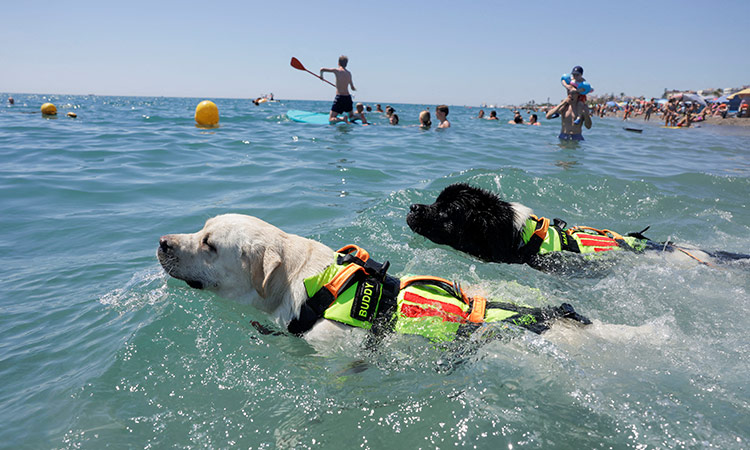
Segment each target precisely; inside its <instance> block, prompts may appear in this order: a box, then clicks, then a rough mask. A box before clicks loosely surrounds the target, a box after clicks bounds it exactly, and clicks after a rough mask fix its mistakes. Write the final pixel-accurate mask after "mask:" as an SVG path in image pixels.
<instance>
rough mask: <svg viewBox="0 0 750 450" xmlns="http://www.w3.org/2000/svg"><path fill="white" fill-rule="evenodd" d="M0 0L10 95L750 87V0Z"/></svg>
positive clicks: (0, 38) (454, 96) (369, 96)
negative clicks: (344, 87)
mask: <svg viewBox="0 0 750 450" xmlns="http://www.w3.org/2000/svg"><path fill="white" fill-rule="evenodd" d="M3 3H4V4H3V6H1V7H0V11H2V26H0V42H2V43H3V44H2V45H1V46H0V92H5V93H8V94H13V93H38V94H97V95H135V96H165V97H197V98H205V99H212V98H255V97H258V96H261V95H263V94H266V93H270V92H273V93H274V95H275V97H276V98H279V99H300V100H330V99H332V98H333V96H334V94H335V92H334V89H333V88H332V87H331V86H329V85H327V84H325V83H323V82H321V81H320V80H318V79H316V78H315V77H313V76H312V75H310V74H308V73H306V72H302V71H299V70H296V69H294V68H292V67H291V66H290V64H289V61H290V59H291V57H293V56H294V57H296V58H298V59H299V60H300V61H301V62H302V63H303V64H304V65H305V67H306V68H307V69H309V70H311V71H313V72H316V73H317V72H318V71H319V69H320V68H321V67H335V66H336V64H337V60H338V56H339V55H341V54H344V55H347V56H348V57H349V66H348V68H349V69H350V70H351V72H352V74H353V81H354V85H355V87H356V88H357V91H356V92H354V99H355V101H361V102H368V103H375V102H377V103H383V104H385V103H415V104H428V105H429V104H433V105H434V104H440V103H445V104H449V105H479V104H481V103H488V104H498V105H499V104H520V103H525V102H527V101H530V100H534V101H536V102H538V103H539V102H546V101H547V100H548V99H549V101H551V102H557V101H559V100H560V99H562V98H563V96H564V93H565V91H564V89H563V87H562V86H561V85H560V81H559V80H560V76H561V75H562V74H563V73H566V72H570V70H571V69H572V67H573V66H575V65H580V66H583V68H584V77H585V78H586V79H587V80H588V81H589V83H590V84H591V85H592V86H593V87H594V89H595V92H594V93H595V94H604V93H614V94H620V93H625V94H627V95H637V96H640V95H644V96H646V97H660V96H661V95H662V93H663V91H664V89H665V88H667V89H670V90H671V89H680V90H688V89H695V90H698V89H706V88H727V87H738V86H743V85H747V84H750V50H749V49H748V47H747V44H746V43H747V20H748V17H750V0H725V1H718V2H711V3H709V2H705V1H696V0H682V1H673V0H664V1H661V0H651V1H640V0H636V1H619V2H614V1H609V0H598V1H588V0H583V1H571V2H559V1H546V0H538V1H516V2H506V1H502V0H500V1H492V2H489V1H442V0H433V1H431V2H409V1H390V0H381V1H376V2H361V1H356V0H355V1H352V2H340V1H339V2H334V1H325V0H321V1H296V0H287V1H264V2H259V1H255V0H249V1H248V0H245V1H239V0H238V1H222V0H215V1H212V2H208V1H205V0H204V1H201V2H193V1H190V0H183V1H159V0H152V1H140V0H133V1H127V2H102V1H88V0H80V1H72V2H53V1H44V0H43V1H8V2H3ZM109 3H112V4H111V5H110V4H109ZM328 76H329V77H330V76H332V74H328Z"/></svg>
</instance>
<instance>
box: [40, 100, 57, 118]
mask: <svg viewBox="0 0 750 450" xmlns="http://www.w3.org/2000/svg"><path fill="white" fill-rule="evenodd" d="M42 114H44V115H45V116H54V115H57V107H56V106H55V105H53V104H52V103H45V104H43V105H42Z"/></svg>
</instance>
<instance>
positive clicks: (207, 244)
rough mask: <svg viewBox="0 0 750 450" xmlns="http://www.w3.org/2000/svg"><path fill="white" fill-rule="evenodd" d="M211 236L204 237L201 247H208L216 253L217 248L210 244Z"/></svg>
mask: <svg viewBox="0 0 750 450" xmlns="http://www.w3.org/2000/svg"><path fill="white" fill-rule="evenodd" d="M209 236H210V235H208V234H207V235H205V236H203V240H202V241H201V245H203V246H204V247H207V248H208V249H209V250H211V251H212V252H215V251H216V247H214V246H213V245H212V244H211V243H210V242H208V237H209Z"/></svg>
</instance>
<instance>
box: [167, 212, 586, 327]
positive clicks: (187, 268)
mask: <svg viewBox="0 0 750 450" xmlns="http://www.w3.org/2000/svg"><path fill="white" fill-rule="evenodd" d="M340 252H341V251H340ZM156 254H157V257H158V259H159V262H160V263H161V264H162V266H163V267H164V270H165V271H166V272H167V274H169V275H171V276H172V277H174V278H177V279H180V280H184V281H185V282H187V284H188V285H189V286H190V287H193V288H196V289H206V290H209V291H212V292H215V293H216V294H218V295H220V296H222V297H225V298H228V299H232V300H236V301H239V302H242V303H246V304H251V305H253V306H255V307H256V308H258V309H260V310H262V311H264V312H266V313H268V314H269V315H270V316H271V318H272V320H273V321H274V322H275V323H276V324H277V325H278V326H279V327H280V328H282V329H289V330H290V331H293V328H294V327H295V325H294V324H295V323H299V322H300V321H302V319H303V318H304V319H305V321H306V325H304V328H302V331H303V332H299V333H296V334H303V333H304V336H305V338H306V339H308V340H316V339H319V338H322V339H326V338H330V337H331V336H332V335H338V334H341V333H342V332H349V331H351V330H352V329H356V327H363V328H367V329H369V328H370V327H371V326H372V327H374V325H372V323H374V322H375V320H374V317H375V316H368V315H367V313H368V312H371V313H372V314H381V313H384V312H385V311H387V312H388V317H394V315H396V312H397V315H398V317H399V319H398V320H400V321H401V320H402V319H403V320H402V321H401V322H399V323H398V324H397V325H396V326H395V328H396V330H397V331H399V332H403V333H407V334H421V335H424V336H427V337H430V338H436V339H440V338H441V337H443V336H446V337H447V338H448V339H452V338H453V337H454V336H456V335H459V334H461V332H462V331H467V332H470V331H472V330H474V329H476V327H477V326H479V325H481V324H483V323H488V322H505V323H510V324H514V325H516V326H519V327H523V328H526V329H529V330H531V331H534V332H537V333H541V332H543V331H545V330H546V329H548V328H549V326H550V324H551V323H552V321H553V320H554V319H558V318H571V319H573V320H576V321H578V322H581V323H584V324H586V323H590V321H588V319H586V318H585V317H582V316H580V315H578V314H576V313H575V311H574V310H573V308H572V307H571V306H570V305H568V304H563V305H562V306H560V307H545V308H532V307H528V306H523V305H517V304H515V303H513V302H512V301H507V300H504V301H499V300H488V299H484V298H481V297H473V298H472V297H468V296H467V295H466V294H465V293H464V292H463V291H462V290H461V289H460V288H459V287H458V286H457V285H455V284H453V283H451V282H448V281H447V280H442V279H436V278H435V277H414V278H411V279H405V280H399V279H397V278H394V277H391V276H390V275H386V273H385V271H386V269H387V267H388V265H387V263H386V264H384V265H380V264H378V263H375V262H374V261H371V260H369V259H368V258H369V255H366V253H365V254H364V256H363V254H361V253H359V249H357V254H356V257H354V255H349V254H347V255H341V254H340V253H337V252H334V251H333V250H332V249H331V248H329V247H327V246H325V245H323V244H321V243H319V242H316V241H313V240H311V239H306V238H303V237H300V236H296V235H293V234H288V233H285V232H283V231H282V230H280V229H278V228H276V227H275V226H273V225H270V224H268V223H266V222H264V221H262V220H260V219H257V218H255V217H251V216H245V215H240V214H226V215H221V216H217V217H214V218H212V219H209V220H208V221H207V222H206V224H205V226H204V227H203V229H202V230H200V231H198V232H197V233H192V234H169V235H166V236H162V237H161V239H160V240H159V248H158V250H157V252H156ZM344 256H346V258H344ZM337 257H338V262H336V261H337ZM342 258H344V259H345V261H344V262H342ZM350 266H351V267H350ZM331 268H333V269H336V270H337V271H338V272H336V273H335V274H333V272H334V271H333V270H331ZM344 268H348V269H352V270H349V271H348V272H347V271H346V270H343V269H344ZM326 271H328V272H326ZM324 273H330V274H332V275H336V276H338V274H343V273H350V274H352V273H353V274H356V275H349V277H350V278H346V279H345V280H346V283H343V282H342V283H341V285H340V289H341V290H340V291H336V294H332V295H333V296H332V297H331V296H328V297H325V295H329V294H328V291H326V290H325V289H323V288H321V287H320V286H321V285H322V284H321V285H318V288H319V289H318V292H323V293H324V294H325V295H324V296H323V297H325V298H322V299H319V300H314V299H316V298H317V297H318V294H315V296H312V297H311V294H310V292H309V286H308V287H306V283H308V284H309V281H310V280H309V279H311V278H314V277H316V276H317V277H321V274H324ZM356 277H360V278H356ZM332 278H335V277H333V276H332ZM355 278H356V280H357V282H356V283H354V284H352V283H351V281H352V280H354V279H355ZM378 280H380V281H378ZM435 280H437V281H435ZM347 283H348V284H347ZM371 283H374V284H375V285H376V286H377V285H379V286H377V287H375V288H374V289H370V287H371V286H372V284H371ZM329 286H330V284H325V288H326V289H328V290H329V291H331V288H329ZM347 286H348V287H350V288H348V287H347ZM333 290H335V288H334V289H333ZM353 291H356V293H353ZM339 292H343V294H342V295H339V294H338V293H339ZM347 292H348V293H349V294H348V300H347V302H343V303H342V301H341V299H342V298H347ZM381 294H382V295H381ZM332 299H333V300H335V302H332V301H331V300H332ZM372 299H375V300H374V301H373V300H372ZM316 301H317V306H316V305H315V302H316ZM378 302H379V303H378ZM333 303H336V305H337V306H336V307H337V308H338V310H337V312H333V313H330V314H329V312H330V311H329V310H330V309H331V307H332V306H333ZM311 304H313V307H312V308H311V307H310V305H311ZM373 304H374V305H375V306H374V307H372V308H371V309H370V310H368V308H370V307H371V305H373ZM320 305H322V307H321V306H320ZM378 305H379V309H378ZM323 311H325V318H324V317H323V316H324V312H323ZM342 311H343V312H342ZM302 316H304V317H302ZM331 316H333V318H334V319H335V320H328V318H329V317H331ZM360 316H361V317H360ZM310 317H312V319H311V320H310ZM352 318H356V319H357V320H355V319H352ZM368 321H369V322H368ZM420 321H421V322H420ZM342 322H343V323H342ZM347 322H348V323H347ZM352 323H355V325H354V326H352ZM423 323H424V324H426V326H425V327H422V324H423ZM443 323H445V324H446V327H447V330H448V331H444V330H436V327H439V326H440V325H441V324H443ZM290 324H292V325H290ZM430 327H432V328H430ZM297 329H299V328H297Z"/></svg>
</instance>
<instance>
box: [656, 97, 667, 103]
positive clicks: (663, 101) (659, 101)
mask: <svg viewBox="0 0 750 450" xmlns="http://www.w3.org/2000/svg"><path fill="white" fill-rule="evenodd" d="M656 103H658V104H660V105H663V104H665V103H669V100H667V99H666V98H661V99H659V100H657V101H656Z"/></svg>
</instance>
